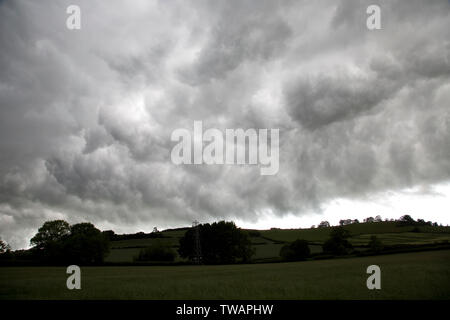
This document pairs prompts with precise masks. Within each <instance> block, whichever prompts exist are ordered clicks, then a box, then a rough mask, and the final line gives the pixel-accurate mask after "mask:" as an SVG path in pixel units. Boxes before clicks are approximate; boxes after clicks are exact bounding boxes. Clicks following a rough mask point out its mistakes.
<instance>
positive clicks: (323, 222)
mask: <svg viewBox="0 0 450 320" xmlns="http://www.w3.org/2000/svg"><path fill="white" fill-rule="evenodd" d="M329 227H330V223H329V222H328V221H322V222H321V223H319V225H318V226H317V228H329Z"/></svg>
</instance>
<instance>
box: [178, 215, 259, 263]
mask: <svg viewBox="0 0 450 320" xmlns="http://www.w3.org/2000/svg"><path fill="white" fill-rule="evenodd" d="M198 228H199V231H198V232H199V238H200V244H201V253H202V260H203V263H205V264H223V263H235V262H238V261H243V262H246V261H248V260H249V259H250V257H251V256H252V254H253V250H252V247H251V242H250V239H249V237H248V234H247V233H246V232H245V231H243V230H241V229H239V228H237V227H236V225H235V224H234V223H233V222H225V221H220V222H214V223H213V224H209V223H206V224H201V225H199V226H198ZM195 242H196V241H195V230H194V229H193V228H192V229H189V230H188V231H187V232H186V233H185V235H184V236H183V237H182V238H181V239H180V247H179V249H178V252H179V254H180V256H181V257H183V258H188V259H190V260H191V261H193V260H194V258H195V254H196V250H195V245H196V243H195Z"/></svg>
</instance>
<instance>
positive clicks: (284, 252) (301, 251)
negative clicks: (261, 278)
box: [280, 239, 311, 261]
mask: <svg viewBox="0 0 450 320" xmlns="http://www.w3.org/2000/svg"><path fill="white" fill-rule="evenodd" d="M310 254H311V251H310V249H309V245H308V241H306V240H302V239H297V240H295V241H294V242H292V243H290V244H287V245H284V246H283V247H282V248H281V250H280V256H281V258H283V259H284V260H288V261H298V260H304V259H306V258H308V257H309V255H310Z"/></svg>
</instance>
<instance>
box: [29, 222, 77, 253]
mask: <svg viewBox="0 0 450 320" xmlns="http://www.w3.org/2000/svg"><path fill="white" fill-rule="evenodd" d="M69 233H70V225H69V224H68V223H67V222H66V221H64V220H53V221H47V222H45V223H44V224H43V225H42V227H40V228H39V229H38V232H37V234H36V235H35V236H34V237H33V238H32V239H31V241H30V242H31V244H32V245H34V246H36V247H38V248H41V249H45V248H46V247H48V246H49V245H51V244H53V243H55V242H57V241H59V240H61V239H62V238H64V237H65V236H67V235H68V234H69Z"/></svg>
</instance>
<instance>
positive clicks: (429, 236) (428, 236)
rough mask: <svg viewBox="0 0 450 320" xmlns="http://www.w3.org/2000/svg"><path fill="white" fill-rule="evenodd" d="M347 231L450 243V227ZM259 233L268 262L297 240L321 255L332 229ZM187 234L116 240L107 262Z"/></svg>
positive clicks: (259, 252) (258, 247)
mask: <svg viewBox="0 0 450 320" xmlns="http://www.w3.org/2000/svg"><path fill="white" fill-rule="evenodd" d="M345 228H346V229H347V230H349V231H350V234H351V238H350V242H351V243H352V244H353V245H354V246H365V245H367V244H368V243H369V241H370V237H371V236H372V235H376V236H377V237H378V238H379V239H380V240H381V241H382V242H383V244H385V245H405V244H409V245H420V244H433V243H435V242H442V241H450V228H449V227H429V226H421V227H419V231H420V232H412V231H413V230H414V227H413V226H404V227H399V226H398V225H397V222H377V223H359V224H352V225H348V226H345ZM258 232H259V234H260V235H259V236H252V237H251V238H250V239H251V241H252V245H253V248H254V249H255V255H254V256H253V257H252V259H253V260H254V261H268V260H274V259H278V257H279V252H280V249H281V247H282V246H283V244H284V243H287V242H292V241H294V240H296V239H305V240H307V241H309V242H311V244H310V250H311V252H312V253H320V252H321V251H322V248H321V244H323V242H325V240H327V238H328V237H329V235H330V232H331V228H316V229H271V230H260V231H258ZM184 233H185V231H183V230H170V231H163V232H162V234H163V236H164V238H156V239H130V240H121V241H113V242H111V251H110V254H109V255H108V256H107V257H106V262H132V261H133V257H134V256H136V255H137V254H138V253H139V250H140V248H145V247H148V246H150V245H151V244H152V243H154V242H155V241H159V242H161V243H162V244H164V245H167V246H170V247H172V248H173V249H175V251H176V249H177V246H178V243H179V239H180V238H181V237H182V236H183V235H184ZM175 261H183V259H181V258H180V257H179V256H177V257H176V260H175Z"/></svg>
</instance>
